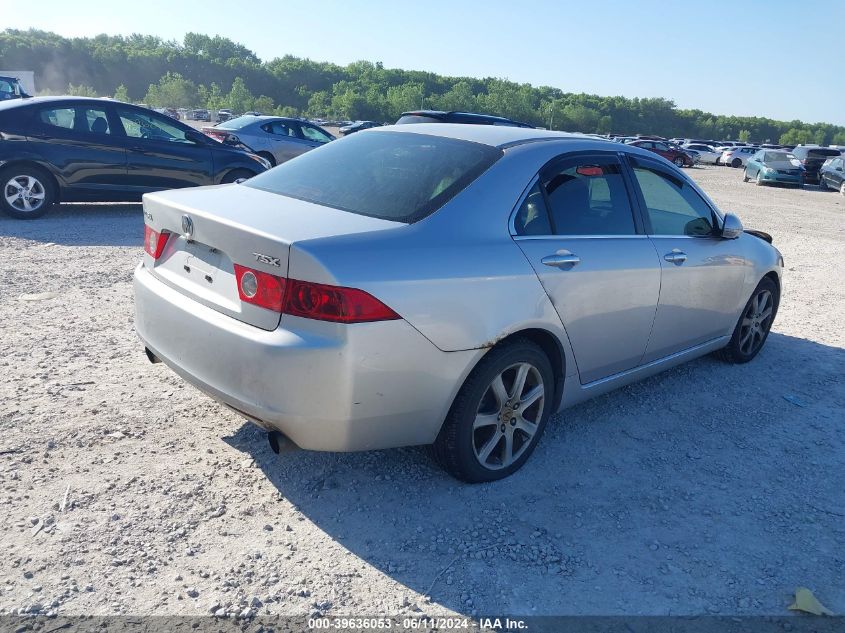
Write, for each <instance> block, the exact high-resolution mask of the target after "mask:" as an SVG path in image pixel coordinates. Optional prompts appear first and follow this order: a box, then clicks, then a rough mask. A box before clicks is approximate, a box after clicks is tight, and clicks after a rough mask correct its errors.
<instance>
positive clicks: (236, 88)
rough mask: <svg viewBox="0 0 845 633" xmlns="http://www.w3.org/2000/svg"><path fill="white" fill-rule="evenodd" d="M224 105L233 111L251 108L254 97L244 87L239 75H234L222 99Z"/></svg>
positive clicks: (243, 110) (244, 110)
mask: <svg viewBox="0 0 845 633" xmlns="http://www.w3.org/2000/svg"><path fill="white" fill-rule="evenodd" d="M224 102H225V103H226V107H227V108H229V109H231V110H232V111H233V112H246V111H247V110H252V109H253V108H252V104H253V103H254V102H255V97H253V96H252V93H251V92H250V91H249V89H248V88H247V87H246V84H245V83H244V80H243V79H242V78H241V77H235V80H234V81H233V82H232V88H231V90H229V94H227V95H226V99H225V100H224Z"/></svg>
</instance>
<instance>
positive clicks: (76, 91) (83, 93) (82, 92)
mask: <svg viewBox="0 0 845 633" xmlns="http://www.w3.org/2000/svg"><path fill="white" fill-rule="evenodd" d="M66 94H69V95H72V96H74V97H99V96H100V95H98V94H97V91H96V90H94V89H93V88H92V87H91V86H85V85H83V84H79V85H78V86H74V85H73V84H68V85H67V90H66Z"/></svg>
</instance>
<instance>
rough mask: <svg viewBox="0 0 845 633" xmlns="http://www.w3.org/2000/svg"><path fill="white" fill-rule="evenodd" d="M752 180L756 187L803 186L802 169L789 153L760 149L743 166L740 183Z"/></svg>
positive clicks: (799, 162)
mask: <svg viewBox="0 0 845 633" xmlns="http://www.w3.org/2000/svg"><path fill="white" fill-rule="evenodd" d="M752 179H753V180H754V181H755V182H756V183H757V184H758V185H767V184H771V183H780V184H783V185H794V186H795V187H801V186H802V185H803V184H804V167H802V166H801V161H799V160H798V159H797V158H795V156H794V155H793V154H791V153H790V152H785V151H783V150H773V149H761V150H760V151H759V152H757V153H756V154H754V155H753V156H752V157H751V158H749V159H748V162H747V163H746V165H745V173H744V174H743V176H742V181H743V182H748V181H749V180H752Z"/></svg>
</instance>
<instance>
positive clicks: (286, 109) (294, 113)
mask: <svg viewBox="0 0 845 633" xmlns="http://www.w3.org/2000/svg"><path fill="white" fill-rule="evenodd" d="M275 115H276V116H285V117H298V116H299V111H298V110H297V109H296V108H294V107H292V106H279V107H277V108H276V110H275Z"/></svg>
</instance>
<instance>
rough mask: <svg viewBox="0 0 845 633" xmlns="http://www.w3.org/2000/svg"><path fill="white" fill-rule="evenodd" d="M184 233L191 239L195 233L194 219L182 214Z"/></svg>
mask: <svg viewBox="0 0 845 633" xmlns="http://www.w3.org/2000/svg"><path fill="white" fill-rule="evenodd" d="M182 233H184V234H185V237H187V238H188V239H190V237H191V236H192V235H193V234H194V221H193V220H192V219H191V216H189V215H183V216H182Z"/></svg>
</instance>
